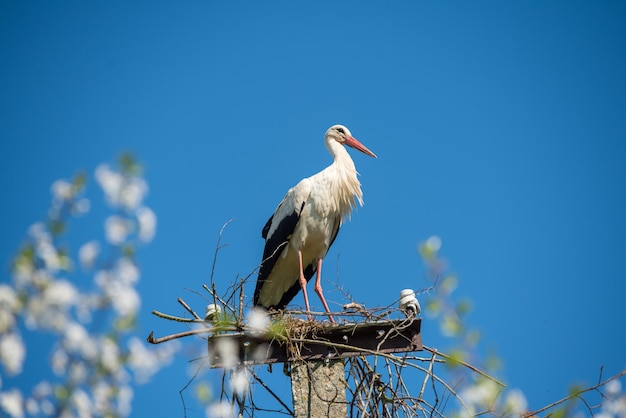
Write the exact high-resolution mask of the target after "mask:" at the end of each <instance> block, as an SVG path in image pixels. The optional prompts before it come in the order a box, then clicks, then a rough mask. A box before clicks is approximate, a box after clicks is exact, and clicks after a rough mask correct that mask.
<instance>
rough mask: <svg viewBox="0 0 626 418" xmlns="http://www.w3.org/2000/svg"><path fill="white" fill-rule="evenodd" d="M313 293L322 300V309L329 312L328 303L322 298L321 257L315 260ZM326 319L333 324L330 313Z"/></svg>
mask: <svg viewBox="0 0 626 418" xmlns="http://www.w3.org/2000/svg"><path fill="white" fill-rule="evenodd" d="M315 293H317V296H319V297H320V300H321V301H322V305H324V309H326V312H328V313H329V314H330V309H328V303H326V299H324V294H323V293H322V259H321V258H320V259H319V260H317V275H316V276H315ZM328 319H330V323H331V324H334V323H335V320H334V319H333V316H332V315H328Z"/></svg>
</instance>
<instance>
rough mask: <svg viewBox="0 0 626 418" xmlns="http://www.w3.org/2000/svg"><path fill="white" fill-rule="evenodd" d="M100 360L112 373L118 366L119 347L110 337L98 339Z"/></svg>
mask: <svg viewBox="0 0 626 418" xmlns="http://www.w3.org/2000/svg"><path fill="white" fill-rule="evenodd" d="M100 362H101V363H102V367H104V368H105V369H106V370H108V371H110V372H113V373H115V372H117V371H118V370H119V368H120V349H119V346H118V345H117V343H116V342H115V341H113V340H112V339H111V338H102V339H101V340H100Z"/></svg>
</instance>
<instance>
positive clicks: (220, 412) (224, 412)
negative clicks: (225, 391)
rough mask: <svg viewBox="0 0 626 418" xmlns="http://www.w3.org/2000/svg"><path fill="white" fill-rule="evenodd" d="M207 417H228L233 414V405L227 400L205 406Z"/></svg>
mask: <svg viewBox="0 0 626 418" xmlns="http://www.w3.org/2000/svg"><path fill="white" fill-rule="evenodd" d="M205 414H206V417H207V418H230V417H232V416H233V406H232V405H231V404H230V403H229V402H228V401H218V402H215V403H212V404H210V405H209V406H207V408H206V411H205Z"/></svg>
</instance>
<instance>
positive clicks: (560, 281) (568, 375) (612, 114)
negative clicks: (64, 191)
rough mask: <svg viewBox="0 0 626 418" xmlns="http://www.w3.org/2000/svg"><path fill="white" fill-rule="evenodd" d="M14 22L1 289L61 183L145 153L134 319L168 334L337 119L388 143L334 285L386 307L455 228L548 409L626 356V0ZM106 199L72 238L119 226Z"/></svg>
mask: <svg viewBox="0 0 626 418" xmlns="http://www.w3.org/2000/svg"><path fill="white" fill-rule="evenodd" d="M0 28H1V29H0V57H1V61H2V63H3V64H2V65H1V66H0V126H1V127H2V128H0V159H1V161H2V164H0V190H1V193H2V196H3V198H2V199H0V213H1V214H2V216H1V217H0V235H1V236H2V240H1V241H0V259H1V260H2V265H3V266H4V267H3V269H4V273H3V275H2V277H4V278H3V279H2V281H5V280H8V277H9V271H8V266H9V261H10V258H11V256H12V254H14V251H15V249H16V248H17V246H18V245H19V243H20V242H21V240H22V238H23V236H24V234H25V231H26V229H27V227H28V226H29V225H30V224H32V223H33V222H35V221H37V220H40V219H41V218H42V217H43V216H44V215H45V211H46V208H47V205H48V203H49V198H50V196H49V190H50V185H51V184H52V182H53V181H54V180H56V179H58V178H62V177H64V178H69V177H71V176H72V175H73V174H74V173H75V172H76V171H77V170H78V169H81V168H82V169H84V170H86V171H88V172H89V173H90V174H91V173H93V170H94V169H95V168H96V166H97V165H98V164H99V163H101V162H112V161H114V160H115V158H116V157H117V156H118V155H119V154H120V153H121V152H122V151H125V150H128V151H131V152H133V153H134V154H135V155H136V156H137V158H138V159H139V160H141V161H142V162H143V163H144V166H145V168H146V176H147V180H148V182H149V184H150V194H149V197H148V199H147V202H146V203H147V204H148V205H149V206H151V207H152V208H153V210H154V211H155V212H156V214H157V216H158V221H159V226H158V232H157V236H156V239H155V241H154V242H153V243H152V244H150V245H149V246H147V247H146V248H144V249H142V251H141V252H140V254H139V262H140V266H141V268H142V271H143V276H142V282H141V284H140V287H139V290H140V292H141V294H142V298H143V299H142V315H141V321H142V322H141V328H140V329H139V330H138V333H139V334H140V335H141V336H142V337H143V336H146V335H147V334H148V333H149V331H151V330H157V332H158V331H159V330H163V331H164V332H165V331H167V330H171V329H172V328H171V326H169V325H164V323H163V321H160V320H158V319H156V318H153V317H151V316H150V314H149V312H150V311H151V310H152V309H159V310H163V311H169V312H172V313H175V312H177V311H178V312H179V310H178V305H177V304H176V302H175V299H176V296H182V297H183V298H188V299H189V301H190V302H191V303H193V302H194V296H193V295H192V294H191V293H189V291H188V290H187V289H196V290H198V289H200V285H201V284H202V283H206V282H207V281H208V277H209V273H210V271H211V262H212V259H213V251H214V247H215V241H216V238H217V234H218V232H219V230H220V228H221V226H222V224H224V222H226V221H227V220H229V219H231V218H235V219H236V220H235V221H234V222H233V223H232V224H230V225H229V226H228V228H227V229H226V232H225V235H224V237H223V240H224V242H225V243H228V244H229V246H228V247H227V248H225V249H224V250H223V251H222V252H221V253H220V257H219V259H218V264H217V268H216V277H217V281H218V283H220V284H223V286H224V287H226V286H227V284H228V283H230V281H231V280H232V279H233V278H235V277H236V276H237V275H238V274H239V275H246V274H248V272H250V271H251V270H253V269H254V268H255V267H256V265H257V264H258V263H259V261H260V257H261V254H262V248H263V241H262V240H261V237H260V232H261V228H262V227H263V225H264V224H265V221H266V220H267V218H268V217H269V215H271V213H272V211H273V210H274V208H275V207H276V205H277V204H278V202H280V200H281V199H282V197H283V195H284V193H285V192H286V191H287V189H288V188H289V187H291V186H293V185H294V184H295V183H296V182H297V181H299V180H300V179H301V178H303V177H305V176H309V175H311V174H314V173H315V172H317V171H319V170H321V169H323V168H324V167H325V166H326V165H327V164H329V163H330V157H329V155H328V154H327V151H326V149H325V148H324V146H323V134H324V132H325V130H326V129H327V128H328V127H329V126H331V125H332V124H335V123H341V124H345V125H347V126H348V127H349V128H350V129H351V131H352V133H353V134H354V135H355V137H357V138H358V139H359V140H360V141H361V142H363V143H364V144H365V145H366V146H367V147H369V148H370V149H371V150H372V151H373V152H375V153H376V154H377V155H378V157H379V158H378V159H376V160H375V159H371V158H368V157H366V156H363V155H361V154H358V153H354V152H353V153H352V156H353V159H354V160H355V163H356V166H357V169H358V170H359V172H360V173H361V182H362V184H363V190H364V199H365V206H364V207H363V208H362V209H360V210H359V211H358V212H357V213H355V214H353V217H352V221H351V222H349V223H347V224H346V225H344V227H343V228H342V231H341V233H340V234H339V237H338V239H337V241H336V242H335V244H334V246H333V248H332V249H331V251H330V252H329V254H328V257H327V261H326V264H325V275H326V278H327V279H328V280H332V281H339V283H340V284H341V285H342V286H343V287H344V288H346V289H348V290H349V291H350V293H351V294H352V296H353V297H354V298H355V299H356V300H357V301H360V302H363V303H365V304H366V305H367V306H384V305H387V304H389V303H391V302H392V301H393V300H395V299H397V297H398V295H399V291H400V290H401V289H404V288H407V287H412V288H416V289H419V288H424V287H427V286H428V282H427V281H426V280H425V279H424V272H425V268H424V266H423V265H422V263H421V260H420V258H419V256H418V254H417V252H416V246H417V245H418V243H419V242H421V241H423V240H425V239H426V238H428V237H429V236H430V235H439V236H440V237H441V238H442V240H443V247H442V254H443V255H444V256H445V258H446V259H447V260H448V262H449V263H450V265H451V267H452V270H453V271H454V272H456V273H457V274H458V276H459V279H460V282H459V288H458V289H457V294H458V295H459V296H463V297H468V298H470V299H471V300H472V301H473V311H472V313H471V315H470V316H469V318H468V320H469V323H470V325H472V326H473V327H476V328H479V329H480V330H481V331H482V335H483V344H484V347H485V350H490V349H493V350H496V351H497V352H498V353H499V355H500V356H501V358H502V359H503V361H504V364H505V369H504V370H503V373H502V374H503V376H505V380H506V381H507V382H508V383H509V384H510V385H512V386H515V387H519V388H521V389H522V390H524V392H525V393H526V395H527V396H528V398H529V402H530V405H531V407H536V408H538V407H541V406H543V405H544V404H546V403H549V402H551V401H553V400H556V399H558V398H560V397H561V396H563V395H565V394H566V392H567V388H568V387H569V385H570V384H571V383H574V382H586V383H593V382H595V381H596V380H597V377H598V373H599V368H600V366H604V367H605V369H604V373H605V376H608V375H609V374H615V373H617V372H619V371H621V370H622V369H623V368H624V367H625V366H626V356H625V355H624V353H625V350H624V347H625V346H626V336H625V334H624V332H623V326H622V325H620V324H621V320H622V318H624V317H625V315H626V305H625V304H624V303H623V301H624V295H626V280H625V279H626V277H625V273H624V272H625V271H626V240H625V238H626V220H625V217H624V214H625V213H626V202H625V200H624V196H625V195H626V193H625V192H626V190H625V188H626V187H625V186H624V184H625V180H626V163H625V160H626V72H625V69H626V5H624V3H622V2H584V1H563V2H560V1H556V2H548V3H546V2H540V1H529V2H521V3H520V2H518V3H510V2H497V1H481V2H473V3H472V4H471V5H470V4H469V3H467V2H445V3H444V2H409V1H403V2H394V3H386V4H385V5H383V4H382V3H378V2H371V1H367V2H356V1H346V2H324V1H323V2H315V3H294V2H281V1H277V2H271V3H264V4H260V3H258V2H240V3H237V4H233V3H229V2H197V1H191V2H185V3H184V4H179V3H176V4H175V3H170V2H158V1H157V2H132V3H126V2H118V1H114V2H84V3H81V2H53V3H49V2H13V1H7V2H2V4H1V5H0ZM93 183H95V182H92V185H91V186H92V188H93V190H91V192H90V193H91V195H90V197H93V199H94V206H97V202H98V193H97V191H96V190H95V187H94V186H95V184H93ZM98 213H99V212H98V211H97V210H95V211H94V213H93V214H92V215H91V217H90V219H91V218H94V219H91V220H84V221H80V222H77V224H76V226H75V230H74V231H73V233H74V234H75V235H73V236H74V237H75V238H74V239H75V240H76V242H75V243H74V245H75V246H76V247H75V249H77V247H78V246H79V245H80V243H82V242H83V241H81V240H85V239H87V238H91V237H94V236H99V237H102V235H103V232H102V226H101V224H100V221H98V220H97V219H96V218H97V216H98ZM325 289H326V292H325V293H326V296H327V299H328V300H329V301H330V303H331V306H332V305H333V302H335V306H338V305H337V304H342V303H343V302H344V299H343V297H342V295H341V294H340V293H339V292H337V291H335V292H333V291H332V289H331V286H330V284H327V285H326V286H325ZM252 291H253V287H252V285H251V286H250V287H249V288H248V292H247V293H248V296H249V298H250V299H251V296H252ZM312 301H313V299H312ZM294 302H295V303H298V304H301V303H302V300H301V297H296V299H295V300H294ZM316 302H317V301H315V302H313V304H314V305H315V304H316ZM195 303H197V304H199V305H198V306H202V304H203V302H202V300H200V299H199V298H196V300H195ZM423 333H424V339H425V343H426V344H428V345H430V346H434V347H440V348H445V346H446V344H447V342H446V341H445V340H444V339H442V337H441V336H440V335H439V333H438V331H437V329H436V327H435V324H432V326H431V325H429V324H428V322H425V323H424V324H423ZM201 344H202V342H201V341H198V345H201ZM186 360H188V358H186V357H185V355H184V354H181V356H180V359H179V361H178V362H177V363H176V365H175V366H174V367H170V368H169V369H168V370H167V372H165V373H163V374H160V375H158V376H157V377H156V378H155V380H154V382H153V383H151V384H150V385H148V386H145V387H141V388H139V389H138V390H137V392H136V403H135V405H134V408H135V411H136V412H137V413H138V414H141V415H148V414H149V413H153V414H154V413H156V412H159V414H160V415H162V413H167V414H169V415H168V416H171V415H172V414H176V413H180V412H181V406H180V401H179V398H178V390H179V389H180V388H182V386H183V385H184V384H185V383H186V381H187V377H186ZM285 385H286V383H285ZM155 391H157V393H158V394H159V398H158V400H156V399H155V397H154V393H155ZM284 393H288V391H287V390H286V391H285V392H284ZM162 416H165V415H162ZM198 416H201V414H200V413H199V412H198Z"/></svg>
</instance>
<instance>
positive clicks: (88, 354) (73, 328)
mask: <svg viewBox="0 0 626 418" xmlns="http://www.w3.org/2000/svg"><path fill="white" fill-rule="evenodd" d="M63 347H64V348H65V350H67V351H68V352H70V353H77V354H80V355H81V356H83V357H84V358H85V359H88V360H91V359H94V358H95V357H96V355H97V352H98V345H97V343H96V342H95V341H94V340H93V338H91V336H90V335H89V333H88V332H87V330H86V329H85V327H83V326H82V325H81V324H79V323H77V322H71V323H69V324H68V325H67V327H66V328H65V334H64V336H63Z"/></svg>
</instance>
